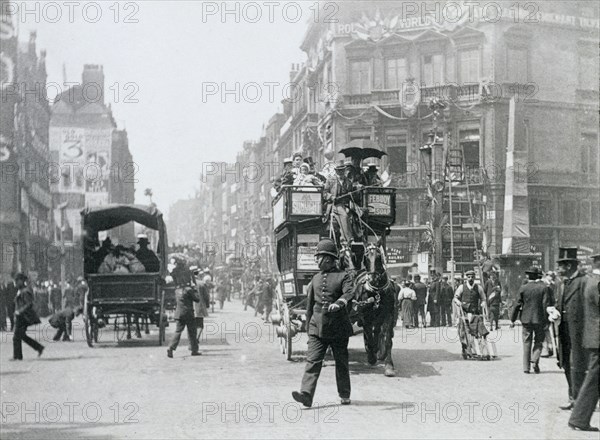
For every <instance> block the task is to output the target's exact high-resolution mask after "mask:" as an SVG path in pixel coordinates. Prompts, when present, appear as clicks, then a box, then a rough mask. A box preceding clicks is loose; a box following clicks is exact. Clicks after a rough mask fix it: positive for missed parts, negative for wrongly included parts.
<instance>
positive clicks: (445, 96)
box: [344, 84, 480, 105]
mask: <svg viewBox="0 0 600 440" xmlns="http://www.w3.org/2000/svg"><path fill="white" fill-rule="evenodd" d="M479 87H480V86H479V84H465V85H456V84H445V85H436V86H420V91H421V102H423V103H428V102H429V101H430V100H431V99H433V98H440V99H442V100H453V101H455V102H456V101H469V102H478V101H479V100H480V93H479ZM400 93H401V90H398V89H396V90H373V91H371V93H368V94H367V93H363V94H357V95H345V96H344V103H345V104H347V105H367V104H395V103H400Z"/></svg>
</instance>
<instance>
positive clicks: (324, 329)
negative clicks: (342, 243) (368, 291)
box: [292, 239, 354, 407]
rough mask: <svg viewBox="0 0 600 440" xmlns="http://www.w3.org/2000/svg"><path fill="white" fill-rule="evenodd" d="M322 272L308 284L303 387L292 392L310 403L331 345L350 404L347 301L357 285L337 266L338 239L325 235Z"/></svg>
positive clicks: (341, 390) (344, 398) (321, 244)
mask: <svg viewBox="0 0 600 440" xmlns="http://www.w3.org/2000/svg"><path fill="white" fill-rule="evenodd" d="M315 257H316V259H317V262H318V265H319V270H320V272H319V273H317V274H316V275H315V276H314V277H313V279H312V280H311V282H310V284H309V286H308V303H307V308H306V321H307V322H308V352H307V356H306V368H305V370H304V377H303V378H302V387H301V391H294V392H292V397H293V398H294V400H295V401H297V402H300V403H302V404H303V405H304V406H306V407H310V406H311V405H312V402H313V397H314V395H315V389H316V388H317V381H318V380H319V375H320V374H321V367H322V366H323V359H324V358H325V352H326V351H327V348H328V347H331V349H332V351H333V357H334V359H335V377H336V381H337V389H338V394H339V396H340V398H341V403H342V405H349V404H350V370H349V366H348V339H349V337H350V336H351V335H352V324H351V323H350V318H349V317H348V311H347V309H346V305H347V304H348V301H350V300H351V299H352V296H353V293H354V292H353V291H354V287H353V284H352V279H351V277H350V275H349V274H348V273H346V272H345V271H342V270H340V269H338V267H337V265H336V260H337V259H338V253H337V248H336V247H335V243H334V242H333V241H332V240H329V239H323V240H321V241H320V242H319V244H318V245H317V252H316V254H315Z"/></svg>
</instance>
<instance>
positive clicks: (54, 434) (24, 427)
mask: <svg viewBox="0 0 600 440" xmlns="http://www.w3.org/2000/svg"><path fill="white" fill-rule="evenodd" d="M115 425H117V424H116V423H73V424H61V425H59V426H57V425H55V424H48V425H44V426H39V424H33V423H14V424H12V423H3V424H2V439H6V440H9V439H28V440H35V439H43V440H47V439H50V438H57V439H58V438H61V439H66V438H85V439H87V440H112V439H118V438H119V437H118V436H114V435H107V434H101V435H90V434H89V433H88V432H86V428H93V429H103V430H108V429H110V428H114V427H115Z"/></svg>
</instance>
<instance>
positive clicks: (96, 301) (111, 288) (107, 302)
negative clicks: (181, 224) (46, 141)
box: [81, 205, 167, 347]
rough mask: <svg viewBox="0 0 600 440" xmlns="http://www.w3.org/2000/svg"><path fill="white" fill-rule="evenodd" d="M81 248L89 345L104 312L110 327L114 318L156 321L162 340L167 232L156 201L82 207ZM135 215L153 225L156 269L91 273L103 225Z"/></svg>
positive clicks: (108, 226)
mask: <svg viewBox="0 0 600 440" xmlns="http://www.w3.org/2000/svg"><path fill="white" fill-rule="evenodd" d="M81 219H82V231H83V232H84V234H83V235H84V236H83V254H84V268H85V269H84V272H85V273H84V275H85V278H86V280H87V283H88V287H89V288H88V291H87V293H86V295H85V300H84V310H83V314H84V323H85V334H86V339H87V343H88V345H89V346H90V347H92V346H93V345H94V343H98V342H99V337H98V335H99V328H101V326H103V325H104V324H105V323H106V320H107V319H109V318H111V317H112V318H114V323H115V328H117V323H118V319H119V318H125V319H126V320H127V324H126V325H127V331H128V334H129V332H130V328H129V326H130V318H131V317H133V318H134V319H135V320H136V324H137V319H138V318H141V319H142V320H143V321H144V322H145V323H146V332H147V333H148V322H150V323H153V324H155V325H157V326H158V328H159V332H158V343H159V345H162V343H163V342H164V340H165V325H166V322H165V319H163V316H164V278H165V276H166V275H167V272H166V270H167V264H166V255H167V253H166V249H167V233H166V226H165V224H164V222H163V218H162V214H161V212H160V211H159V210H157V209H156V208H155V207H153V206H150V207H147V206H141V205H105V206H100V207H94V208H86V209H84V210H83V211H82V212H81ZM131 221H134V222H136V223H139V224H141V225H144V226H146V227H147V228H150V229H153V230H156V231H158V243H157V248H156V253H157V255H158V259H159V261H160V270H159V271H158V272H150V273H148V272H142V273H94V272H95V271H94V270H92V269H91V268H93V267H94V266H95V264H94V259H95V258H96V252H97V250H96V247H97V245H98V244H99V238H98V236H99V232H101V231H108V230H111V229H113V228H117V227H119V226H122V225H125V224H126V223H129V222H131Z"/></svg>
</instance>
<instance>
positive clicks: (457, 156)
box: [448, 147, 465, 183]
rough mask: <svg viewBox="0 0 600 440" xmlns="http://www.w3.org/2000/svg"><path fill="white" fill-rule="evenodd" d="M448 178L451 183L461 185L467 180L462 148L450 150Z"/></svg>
mask: <svg viewBox="0 0 600 440" xmlns="http://www.w3.org/2000/svg"><path fill="white" fill-rule="evenodd" d="M448 176H449V180H450V183H453V182H456V183H460V182H462V181H463V180H464V178H465V175H464V170H463V154H462V149H461V148H456V147H455V148H450V150H448Z"/></svg>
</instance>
